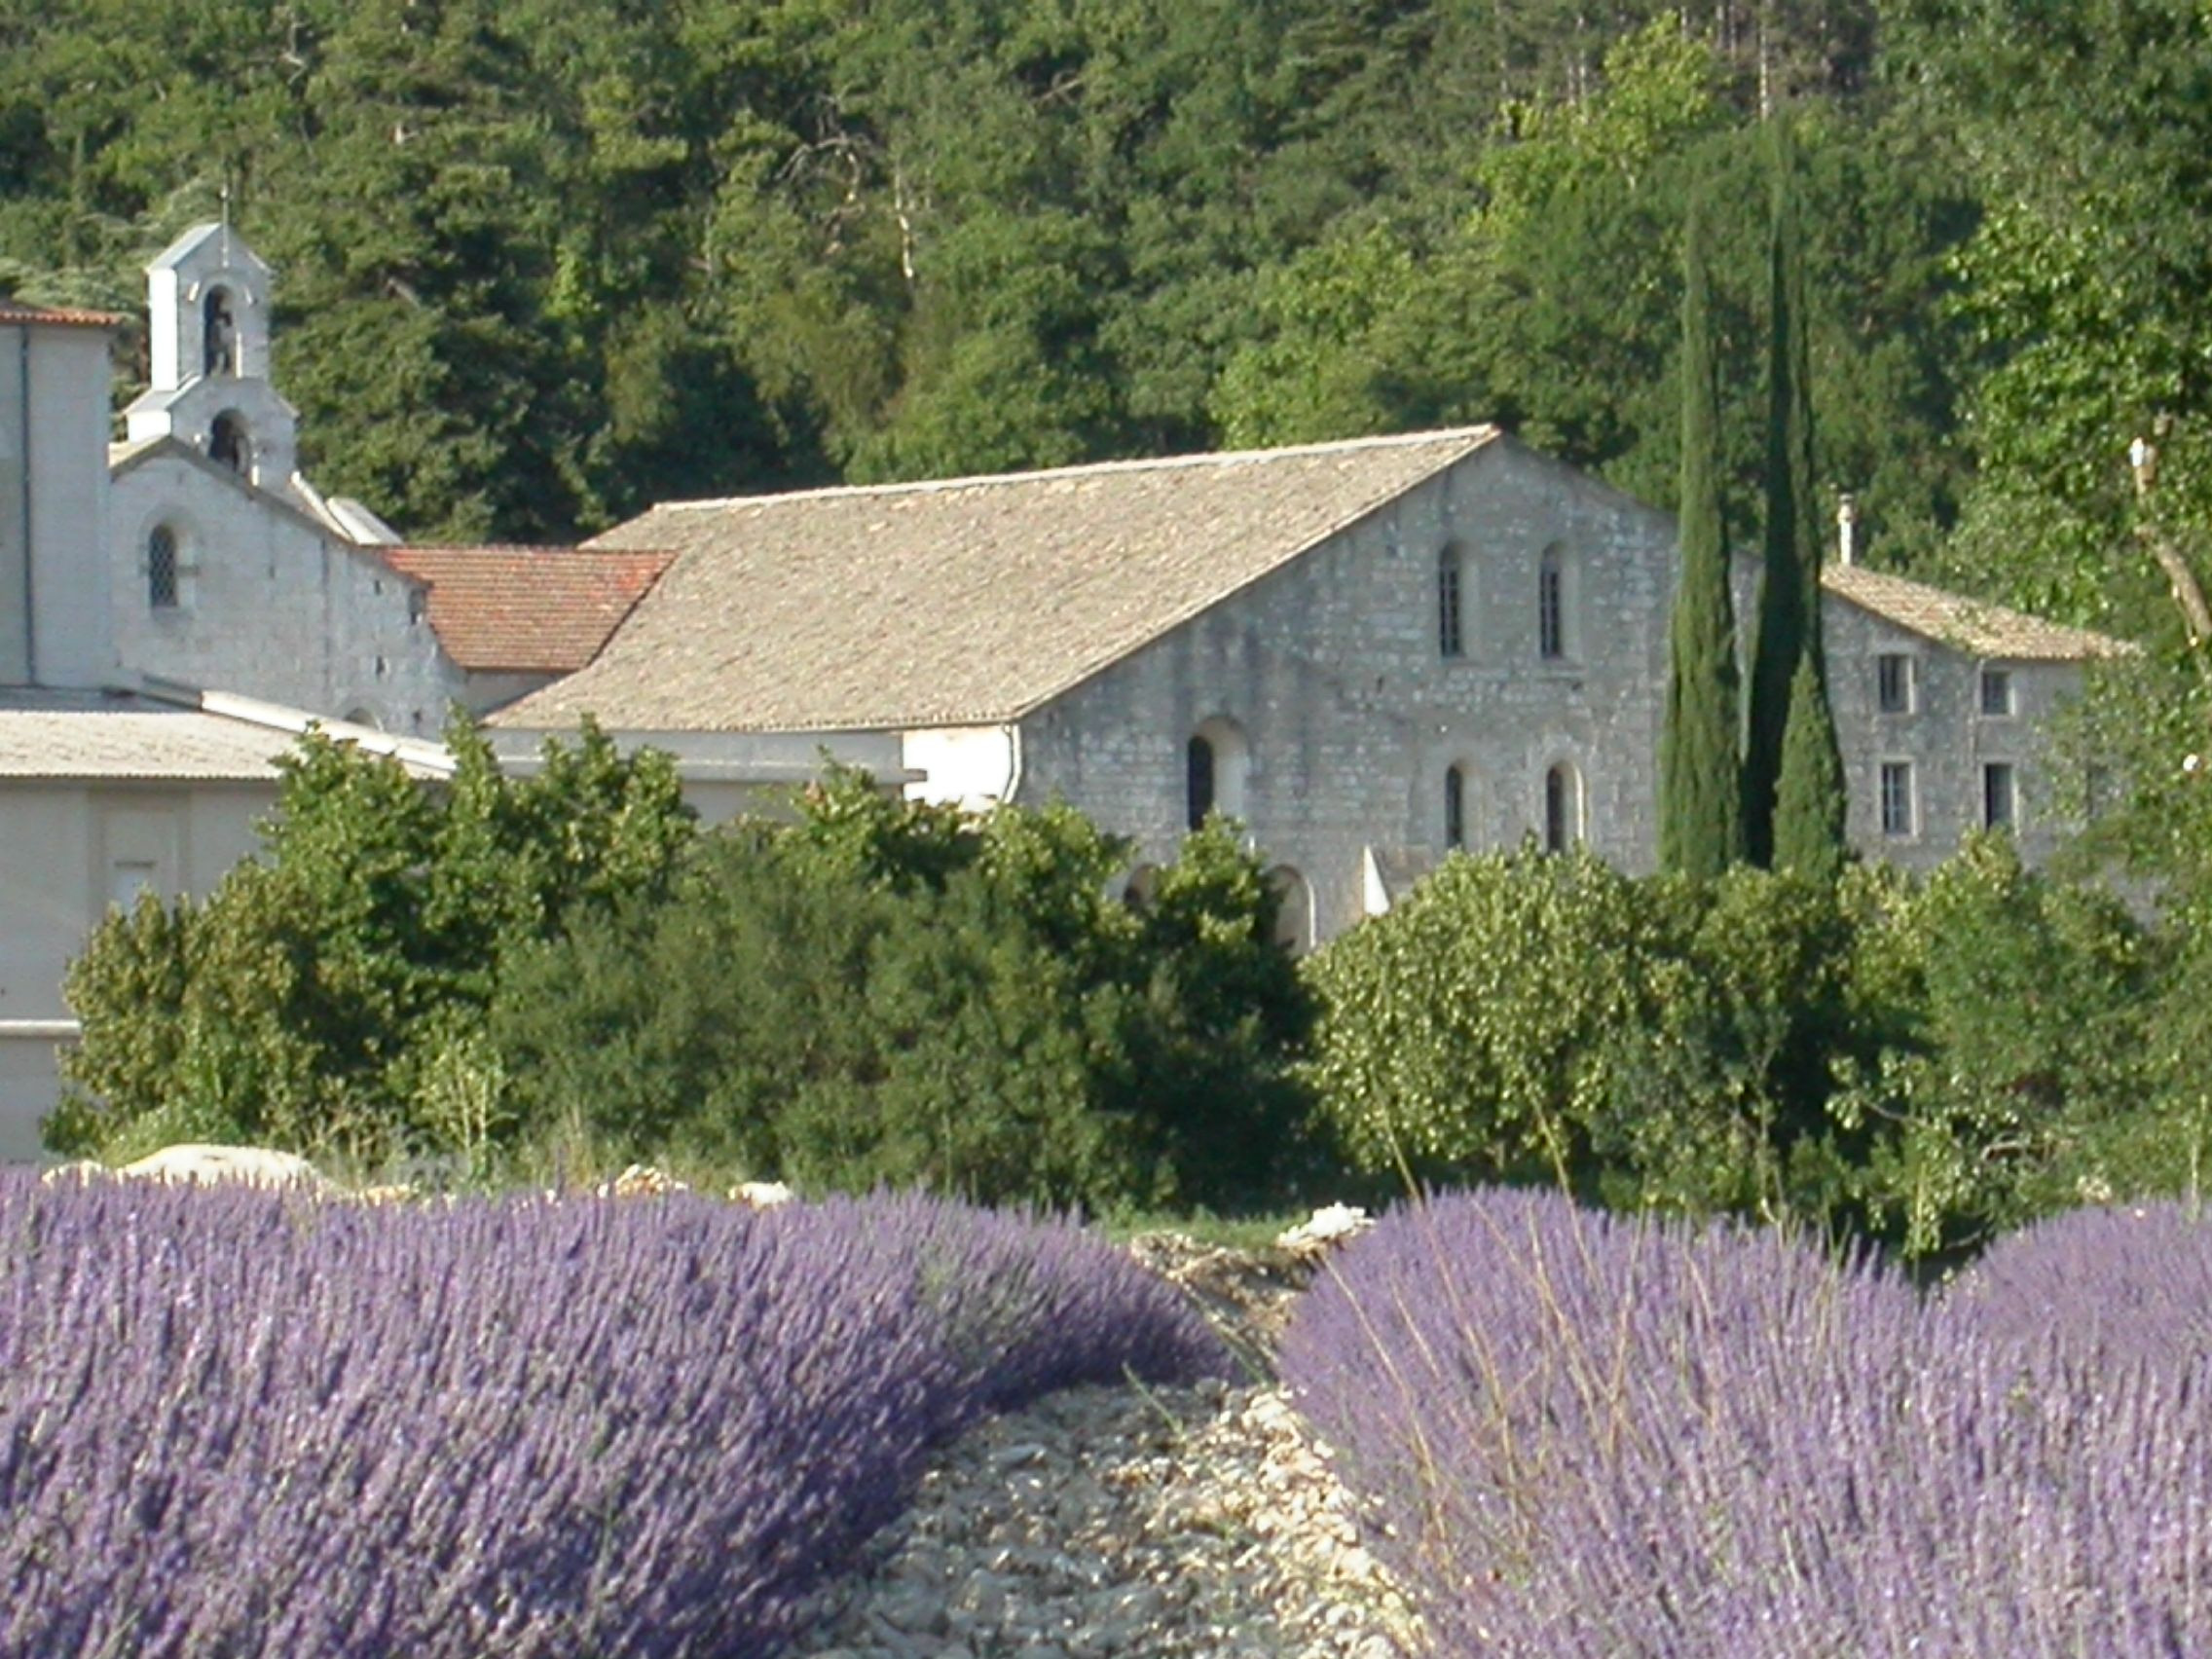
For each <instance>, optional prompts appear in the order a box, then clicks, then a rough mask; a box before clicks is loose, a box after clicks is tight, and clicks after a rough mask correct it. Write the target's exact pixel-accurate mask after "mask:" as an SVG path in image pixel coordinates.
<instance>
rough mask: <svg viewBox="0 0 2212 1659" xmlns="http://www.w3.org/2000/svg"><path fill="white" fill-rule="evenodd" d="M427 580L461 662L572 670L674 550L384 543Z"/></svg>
mask: <svg viewBox="0 0 2212 1659" xmlns="http://www.w3.org/2000/svg"><path fill="white" fill-rule="evenodd" d="M375 551H376V553H377V555H378V557H380V558H382V559H383V560H384V561H385V563H387V565H389V566H391V567H392V569H394V570H396V571H399V572H400V573H401V574H402V575H407V576H412V577H414V578H415V579H416V580H418V581H422V582H426V583H427V584H429V589H430V601H429V616H430V626H431V627H432V628H433V629H435V630H436V632H437V636H438V643H439V644H440V645H443V646H444V647H445V649H446V654H447V655H448V656H450V657H452V658H453V660H454V661H455V662H457V663H459V664H460V665H461V667H462V668H466V669H487V670H502V669H503V670H509V671H518V672H537V673H547V674H568V673H571V672H572V671H573V670H575V669H579V668H582V667H583V666H584V665H585V664H586V663H588V662H590V661H591V659H592V658H593V657H594V656H595V655H597V654H598V651H599V648H600V646H602V645H605V644H606V643H607V637H608V635H609V634H611V633H613V632H614V630H615V629H616V628H617V627H618V626H620V625H621V622H622V619H623V618H624V617H625V616H627V615H629V614H630V612H631V610H632V609H633V608H636V606H637V604H638V601H639V600H640V599H641V598H643V597H644V596H645V593H646V592H647V591H648V590H649V589H650V588H651V587H652V585H653V583H654V582H655V581H657V580H658V579H659V578H660V574H661V572H662V571H665V570H667V569H668V566H669V562H670V559H671V557H672V555H670V554H668V553H663V552H654V551H621V552H616V551H609V550H604V549H598V548H584V547H380V548H377V549H376V550H375Z"/></svg>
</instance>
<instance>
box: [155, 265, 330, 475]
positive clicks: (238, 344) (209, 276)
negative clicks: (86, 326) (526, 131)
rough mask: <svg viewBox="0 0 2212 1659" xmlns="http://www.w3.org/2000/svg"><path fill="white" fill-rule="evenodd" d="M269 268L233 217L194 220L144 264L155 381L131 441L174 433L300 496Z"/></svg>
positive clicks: (293, 419)
mask: <svg viewBox="0 0 2212 1659" xmlns="http://www.w3.org/2000/svg"><path fill="white" fill-rule="evenodd" d="M269 279H270V271H269V267H268V266H266V265H264V264H263V263H262V262H261V258H260V256H259V255H258V254H256V253H255V252H254V251H253V249H251V248H250V247H248V246H246V244H245V242H244V241H243V240H241V239H240V236H239V234H238V233H237V232H236V231H234V230H233V229H232V228H231V227H230V225H229V224H227V223H212V224H204V225H195V226H193V227H192V229H191V230H189V231H187V232H185V233H184V235H183V236H181V237H179V238H177V240H175V241H173V242H171V243H170V244H169V245H168V247H167V248H166V249H165V250H164V251H163V253H162V255H161V257H160V258H158V259H156V260H155V261H154V262H153V264H151V265H149V266H147V267H146V299H147V305H148V311H149V313H150V314H149V318H148V320H149V322H150V324H151V332H150V339H151V344H152V348H153V350H152V356H153V378H152V384H151V385H150V386H149V387H147V389H146V390H145V392H144V393H143V394H141V395H140V396H139V397H138V398H137V399H136V400H135V401H134V402H133V403H132V404H131V405H130V407H129V409H128V410H127V411H126V412H125V417H126V429H127V432H128V435H129V439H130V441H131V442H133V443H137V442H140V441H142V440H145V439H149V438H163V437H173V438H175V439H177V440H178V441H179V442H181V443H185V444H189V445H190V446H191V447H192V448H194V449H196V450H198V451H199V452H200V453H201V454H203V455H204V456H206V457H207V459H208V460H209V461H214V462H216V463H217V464H218V465H222V466H227V467H229V468H230V469H232V470H233V471H235V472H237V473H238V474H239V476H240V478H242V479H243V480H244V481H245V482H246V483H248V484H252V485H255V486H257V487H259V488H260V489H263V490H267V491H269V492H271V493H272V494H276V495H296V494H298V493H299V492H298V490H297V487H296V486H295V484H294V482H293V479H294V474H295V471H296V469H297V466H298V459H297V458H298V453H299V437H298V427H299V416H298V413H297V412H296V411H295V410H294V409H293V408H292V406H291V405H290V404H289V403H286V402H285V401H284V400H283V398H282V397H280V396H278V395H277V392H276V387H275V386H274V385H272V384H271V383H270V379H269Z"/></svg>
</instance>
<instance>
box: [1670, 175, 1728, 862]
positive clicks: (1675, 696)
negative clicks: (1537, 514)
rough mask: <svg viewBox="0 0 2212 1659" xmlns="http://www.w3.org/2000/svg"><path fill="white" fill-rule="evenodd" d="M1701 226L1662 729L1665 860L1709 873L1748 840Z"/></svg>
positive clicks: (1687, 310) (1692, 255)
mask: <svg viewBox="0 0 2212 1659" xmlns="http://www.w3.org/2000/svg"><path fill="white" fill-rule="evenodd" d="M1702 227H1703V213H1702V211H1701V209H1700V207H1698V206H1694V205H1693V207H1692V209H1691V218H1690V228H1689V234H1688V238H1687V240H1686V244H1685V246H1684V249H1683V254H1682V262H1683V267H1684V273H1685V281H1684V283H1683V289H1682V357H1681V364H1680V371H1679V372H1680V375H1681V383H1682V490H1681V506H1680V511H1679V523H1680V532H1681V534H1680V542H1681V559H1680V573H1679V574H1678V575H1677V578H1676V588H1675V608H1674V616H1673V621H1672V623H1671V625H1670V628H1669V632H1668V638H1667V712H1666V723H1665V725H1664V726H1663V727H1662V728H1661V730H1660V736H1659V863H1660V865H1661V866H1662V867H1664V868H1667V869H1672V870H1679V871H1681V872H1682V873H1684V874H1686V875H1689V876H1692V877H1695V878H1698V879H1710V878H1711V877H1713V876H1716V875H1718V874H1719V873H1720V872H1721V871H1722V870H1724V869H1726V868H1727V867H1728V866H1730V865H1733V864H1735V863H1737V862H1738V861H1740V860H1741V859H1742V858H1743V856H1744V851H1745V848H1744V819H1743V776H1742V764H1743V761H1742V755H1741V750H1740V745H1739V742H1738V737H1737V734H1738V732H1739V730H1740V729H1741V727H1742V721H1743V710H1742V706H1741V704H1740V702H1739V697H1740V694H1741V693H1740V687H1739V684H1738V676H1737V669H1736V608H1735V600H1734V598H1733V596H1732V595H1731V593H1730V591H1729V570H1728V566H1729V560H1728V543H1727V530H1726V528H1725V525H1724V522H1723V515H1722V509H1721V500H1720V467H1721V458H1720V430H1719V421H1720V412H1719V392H1718V388H1717V387H1716V385H1715V382H1714V362H1713V341H1712V319H1711V317H1710V315H1709V309H1710V301H1709V299H1708V297H1707V292H1706V260H1707V252H1706V246H1705V238H1704V235H1703V229H1702Z"/></svg>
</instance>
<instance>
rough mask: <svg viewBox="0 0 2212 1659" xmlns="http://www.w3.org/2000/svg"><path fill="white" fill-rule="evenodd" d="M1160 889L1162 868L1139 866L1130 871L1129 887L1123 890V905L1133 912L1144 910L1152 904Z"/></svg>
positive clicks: (1146, 865)
mask: <svg viewBox="0 0 2212 1659" xmlns="http://www.w3.org/2000/svg"><path fill="white" fill-rule="evenodd" d="M1159 887H1160V866H1158V865H1148V864H1145V865H1139V866H1137V867H1136V868H1134V869H1132V870H1130V871H1129V880H1128V885H1127V886H1125V887H1124V888H1123V889H1122V903H1124V904H1126V905H1127V906H1128V907H1129V908H1130V909H1132V910H1141V909H1144V908H1145V907H1146V906H1147V905H1149V904H1150V903H1152V896H1153V894H1154V893H1155V892H1157V891H1158V890H1159Z"/></svg>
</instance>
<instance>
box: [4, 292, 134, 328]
mask: <svg viewBox="0 0 2212 1659" xmlns="http://www.w3.org/2000/svg"><path fill="white" fill-rule="evenodd" d="M18 322H30V323H41V322H43V323H51V324H53V325H54V326H55V327H56V328H120V327H122V326H123V318H122V317H120V316H118V315H116V314H115V313H113V312H96V311H77V310H74V309H72V308H70V307H66V306H63V307H54V306H26V305H24V304H23V303H22V302H21V301H20V300H11V299H5V298H0V324H5V325H7V326H9V327H13V326H14V325H15V324H17V323H18Z"/></svg>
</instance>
